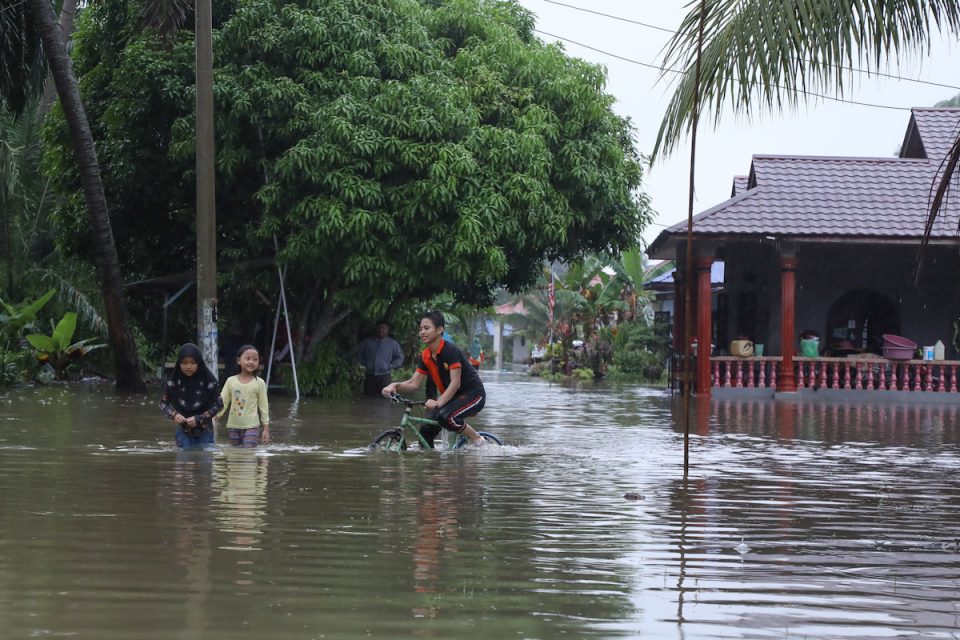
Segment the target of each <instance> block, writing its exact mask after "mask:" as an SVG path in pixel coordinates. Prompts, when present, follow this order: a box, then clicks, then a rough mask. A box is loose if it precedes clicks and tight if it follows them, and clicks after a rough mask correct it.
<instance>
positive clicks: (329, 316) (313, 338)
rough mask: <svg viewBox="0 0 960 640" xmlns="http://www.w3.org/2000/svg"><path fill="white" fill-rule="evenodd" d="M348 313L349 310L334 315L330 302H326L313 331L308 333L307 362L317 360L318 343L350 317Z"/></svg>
mask: <svg viewBox="0 0 960 640" xmlns="http://www.w3.org/2000/svg"><path fill="white" fill-rule="evenodd" d="M350 313H351V311H350V310H349V309H348V310H346V311H340V312H339V313H334V312H333V303H332V302H327V303H326V304H324V305H323V310H322V311H321V312H320V314H319V316H317V319H316V321H315V322H314V323H313V331H311V333H310V344H309V346H308V347H307V357H306V360H307V362H313V361H315V360H316V359H317V350H318V349H319V348H320V343H321V342H323V340H324V339H325V338H326V337H327V336H329V335H330V332H331V331H333V330H334V328H336V326H337V325H338V324H340V323H341V322H343V321H344V320H346V319H347V318H348V317H349V316H350Z"/></svg>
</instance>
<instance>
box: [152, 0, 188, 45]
mask: <svg viewBox="0 0 960 640" xmlns="http://www.w3.org/2000/svg"><path fill="white" fill-rule="evenodd" d="M192 10H193V0H142V2H141V3H140V18H141V21H142V23H143V26H144V27H146V28H149V29H153V30H154V31H156V32H157V34H159V35H160V37H161V38H163V39H164V40H170V39H171V38H173V37H174V36H175V35H177V32H178V31H180V28H181V27H183V25H184V24H185V23H186V21H187V18H189V17H190V15H191V12H192Z"/></svg>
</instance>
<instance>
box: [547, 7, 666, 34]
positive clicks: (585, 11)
mask: <svg viewBox="0 0 960 640" xmlns="http://www.w3.org/2000/svg"><path fill="white" fill-rule="evenodd" d="M543 1H544V2H547V3H549V4H555V5H558V6H561V7H569V8H570V9H576V10H577V11H583V12H584V13H592V14H594V15H597V16H603V17H604V18H611V19H613V20H620V21H621V22H629V23H630V24H637V25H640V26H641V27H646V28H648V29H656V30H657V31H664V32H666V33H676V31H675V30H673V29H667V28H666V27H658V26H657V25H655V24H650V23H648V22H640V21H639V20H631V19H630V18H624V17H623V16H615V15H613V14H610V13H603V12H602V11H594V10H593V9H587V8H585V7H578V6H576V5H572V4H566V3H565V2H557V1H556V0H543Z"/></svg>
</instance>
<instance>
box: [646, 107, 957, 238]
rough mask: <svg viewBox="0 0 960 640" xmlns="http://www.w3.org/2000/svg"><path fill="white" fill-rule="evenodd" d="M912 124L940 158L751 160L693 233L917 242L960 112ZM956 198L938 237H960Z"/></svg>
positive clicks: (916, 116)
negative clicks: (744, 174)
mask: <svg viewBox="0 0 960 640" xmlns="http://www.w3.org/2000/svg"><path fill="white" fill-rule="evenodd" d="M910 127H911V128H910V130H908V133H907V140H910V137H911V131H913V132H915V133H916V134H918V135H919V136H920V138H921V140H922V144H923V149H924V150H925V151H926V154H927V156H928V157H931V155H932V154H933V153H936V154H939V155H937V156H935V157H936V160H933V159H920V158H897V157H891V158H847V157H821V156H776V155H758V156H754V158H753V163H752V165H751V168H750V176H749V181H748V183H747V185H744V186H746V187H748V188H747V190H743V188H742V186H741V185H742V176H738V177H736V178H734V185H733V194H734V195H733V197H732V198H730V199H729V200H727V201H725V202H722V203H720V204H718V205H717V206H715V207H712V208H710V209H707V210H706V211H704V212H702V213H700V214H698V215H697V216H695V217H694V233H695V234H697V235H699V236H703V235H718V236H730V235H747V236H758V235H764V236H765V235H778V236H783V235H789V236H794V237H804V236H808V237H810V236H833V237H850V238H857V237H859V238H878V239H883V238H886V239H919V237H920V236H921V235H922V234H923V227H924V223H925V222H926V219H927V211H928V207H929V200H930V195H931V188H932V185H933V179H934V177H935V176H936V172H937V170H938V167H939V166H940V160H941V159H942V158H943V156H944V154H946V152H947V151H948V150H949V148H950V145H952V144H953V141H954V140H956V136H957V135H958V132H960V109H915V110H914V111H913V115H912V117H911V122H910ZM958 189H960V188H958ZM957 195H960V193H957ZM957 200H958V198H957V197H954V198H952V199H951V201H949V202H948V203H947V205H946V208H945V210H944V211H943V212H941V215H940V216H939V218H938V221H937V223H936V225H935V227H934V229H933V233H932V237H933V238H934V239H945V238H956V236H957V233H958V232H957V229H958V223H960V206H958V204H957V202H956V201H957ZM685 231H686V223H685V222H683V223H679V224H676V225H674V226H672V227H670V228H668V229H666V230H665V231H664V232H663V233H661V234H660V236H659V237H658V238H657V239H656V240H655V241H654V243H653V244H652V245H651V247H650V254H651V255H654V254H655V253H656V252H657V251H659V250H660V249H661V248H663V247H664V246H665V244H666V242H667V241H669V239H670V237H671V236H674V235H675V234H679V233H684V232H685Z"/></svg>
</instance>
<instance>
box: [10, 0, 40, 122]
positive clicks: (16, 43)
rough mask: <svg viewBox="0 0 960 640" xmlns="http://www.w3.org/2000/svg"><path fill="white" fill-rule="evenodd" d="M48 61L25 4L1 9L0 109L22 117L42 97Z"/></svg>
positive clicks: (15, 4)
mask: <svg viewBox="0 0 960 640" xmlns="http://www.w3.org/2000/svg"><path fill="white" fill-rule="evenodd" d="M45 74H46V58H44V55H43V47H42V45H41V44H40V30H39V28H38V27H37V24H36V21H35V20H34V19H33V13H32V12H31V11H30V9H29V7H28V5H27V3H26V2H4V3H3V5H2V6H0V110H8V111H11V112H12V113H14V114H20V113H22V112H23V111H24V109H26V108H27V106H28V105H29V104H30V103H31V102H32V101H34V100H35V99H37V98H39V97H40V94H41V93H42V91H43V80H44V77H45Z"/></svg>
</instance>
